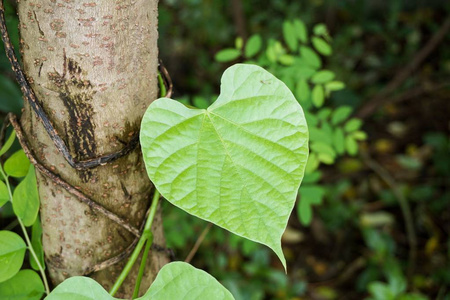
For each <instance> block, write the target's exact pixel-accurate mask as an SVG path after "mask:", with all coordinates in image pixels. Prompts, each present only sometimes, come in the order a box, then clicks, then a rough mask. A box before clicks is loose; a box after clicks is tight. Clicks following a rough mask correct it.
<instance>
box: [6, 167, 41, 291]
mask: <svg viewBox="0 0 450 300" xmlns="http://www.w3.org/2000/svg"><path fill="white" fill-rule="evenodd" d="M0 173H1V174H2V176H3V178H5V183H6V187H7V188H8V192H9V201H11V203H12V201H13V195H12V191H11V186H10V185H9V176H7V175H6V174H5V171H3V168H2V167H1V166H0ZM16 217H17V221H18V222H19V225H20V227H21V228H22V231H23V235H24V237H25V241H26V243H27V245H28V250H30V253H31V255H32V256H33V258H34V260H35V261H36V264H37V266H38V268H39V272H40V273H41V276H42V281H43V283H44V287H45V293H46V294H47V295H48V294H50V288H49V286H48V281H47V276H45V271H44V268H43V266H42V265H41V263H40V261H39V259H38V257H37V255H36V252H34V249H33V246H32V244H31V241H30V237H29V236H28V232H27V229H26V228H25V225H23V223H22V220H21V219H20V218H19V217H18V216H16Z"/></svg>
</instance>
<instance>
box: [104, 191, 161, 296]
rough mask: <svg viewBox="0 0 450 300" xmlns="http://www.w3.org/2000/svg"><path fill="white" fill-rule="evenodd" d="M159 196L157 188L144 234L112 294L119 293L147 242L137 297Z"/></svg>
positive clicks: (137, 283)
mask: <svg viewBox="0 0 450 300" xmlns="http://www.w3.org/2000/svg"><path fill="white" fill-rule="evenodd" d="M159 196H160V194H159V192H158V190H156V189H155V194H154V195H153V200H152V205H151V206H150V213H149V215H148V218H147V221H146V222H145V226H144V230H143V232H142V235H141V237H140V239H139V241H138V243H137V245H136V248H134V250H133V253H132V254H131V256H130V258H129V259H128V262H127V264H126V265H125V267H124V268H123V270H122V273H120V275H119V277H118V278H117V280H116V282H115V283H114V285H113V287H112V288H111V290H110V291H109V293H110V295H111V296H114V295H115V294H116V293H117V291H118V290H119V288H120V287H121V285H122V283H123V282H124V280H125V278H127V276H128V274H129V273H130V271H131V268H132V267H133V266H134V263H135V262H136V260H137V259H138V257H139V254H140V253H141V250H142V248H143V247H144V245H146V244H147V245H146V247H145V250H144V255H143V257H142V261H141V266H140V268H139V274H138V277H137V279H136V286H135V291H134V293H133V298H134V297H135V296H134V294H136V293H138V292H139V287H140V283H141V280H142V275H143V273H144V270H143V269H144V266H145V262H146V259H147V256H148V252H149V250H150V247H151V245H152V243H153V234H152V231H151V228H152V224H153V219H154V218H155V214H156V210H157V208H158V202H159ZM147 248H148V250H147ZM141 269H142V271H141ZM141 272H142V274H141ZM136 289H137V290H138V291H137V292H136Z"/></svg>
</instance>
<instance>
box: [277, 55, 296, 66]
mask: <svg viewBox="0 0 450 300" xmlns="http://www.w3.org/2000/svg"><path fill="white" fill-rule="evenodd" d="M278 61H279V62H280V63H281V64H283V65H285V66H290V65H292V64H293V63H294V57H293V56H292V55H289V54H283V55H281V56H280V57H279V58H278Z"/></svg>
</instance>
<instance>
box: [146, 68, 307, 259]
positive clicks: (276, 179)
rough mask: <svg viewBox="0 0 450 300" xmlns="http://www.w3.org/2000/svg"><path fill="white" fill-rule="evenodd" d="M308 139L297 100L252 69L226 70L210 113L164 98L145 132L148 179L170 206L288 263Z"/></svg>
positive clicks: (272, 79) (151, 110)
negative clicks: (287, 243)
mask: <svg viewBox="0 0 450 300" xmlns="http://www.w3.org/2000/svg"><path fill="white" fill-rule="evenodd" d="M307 140H308V132H307V127H306V121H305V118H304V116H303V112H302V109H301V107H300V105H299V104H298V102H297V100H295V97H294V96H293V95H292V93H291V92H290V90H289V89H288V88H287V87H286V85H285V84H284V83H282V82H281V81H279V80H278V79H277V78H275V77H274V76H273V75H272V74H270V73H268V72H267V71H265V70H264V69H262V68H260V67H258V66H254V65H234V66H232V67H230V68H228V69H227V70H226V71H225V73H224V75H223V77H222V85H221V94H220V96H219V98H218V99H217V101H216V102H215V103H214V104H213V105H211V106H210V107H209V108H208V109H207V110H192V109H188V108H187V107H185V106H184V105H182V104H180V103H179V102H176V101H173V100H170V99H167V98H163V99H158V100H156V101H154V102H153V103H152V104H151V105H150V107H149V108H148V110H147V112H146V113H145V115H144V118H143V121H142V127H141V144H142V149H143V155H144V161H145V164H146V167H147V172H148V175H149V177H150V179H151V180H152V182H153V183H154V184H155V186H156V187H157V189H158V190H159V191H160V192H161V194H162V195H163V196H164V197H165V198H166V199H167V200H168V201H170V202H171V203H173V204H174V205H176V206H178V207H180V208H181V209H183V210H185V211H187V212H188V213H190V214H193V215H195V216H198V217H200V218H202V219H205V220H208V221H210V222H212V223H214V224H217V225H219V226H221V227H223V228H225V229H227V230H229V231H231V232H233V233H235V234H237V235H240V236H243V237H245V238H248V239H250V240H253V241H256V242H259V243H262V244H264V245H267V246H269V247H270V248H272V249H273V250H274V251H275V253H276V254H277V255H278V257H279V258H280V260H281V261H282V262H283V264H285V259H284V256H283V252H282V250H281V235H282V233H283V231H284V230H285V228H286V225H287V221H288V218H289V215H290V213H291V211H292V209H293V206H294V203H295V199H296V194H297V190H298V187H299V185H300V182H301V179H302V178H303V173H304V168H305V165H306V160H307V156H308V150H307V149H308V148H307ZM250 215H251V216H252V217H251V218H249V216H250Z"/></svg>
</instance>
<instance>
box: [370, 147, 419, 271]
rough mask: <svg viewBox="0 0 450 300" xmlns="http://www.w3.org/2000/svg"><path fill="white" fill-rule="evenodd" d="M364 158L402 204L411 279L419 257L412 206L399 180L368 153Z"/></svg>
mask: <svg viewBox="0 0 450 300" xmlns="http://www.w3.org/2000/svg"><path fill="white" fill-rule="evenodd" d="M361 156H362V159H363V161H364V163H365V164H366V165H367V166H368V167H369V168H370V169H371V170H372V171H374V172H375V173H376V174H377V175H378V176H379V177H380V178H381V179H382V180H383V181H384V182H385V183H386V184H387V185H388V186H389V188H390V189H391V190H392V192H393V193H394V196H395V198H397V201H398V203H399V205H400V209H401V211H402V215H403V219H404V222H405V227H406V236H407V238H408V244H409V264H408V270H407V276H408V279H411V276H412V275H413V272H414V269H415V264H416V257H417V237H416V231H415V229H414V223H413V218H412V214H411V208H410V206H409V203H408V200H407V199H406V198H405V197H404V196H403V194H402V192H401V191H400V190H399V189H398V188H397V182H396V181H395V179H394V177H392V176H391V174H389V172H388V171H387V170H385V169H384V168H383V167H382V166H381V165H380V164H379V163H377V162H376V161H375V160H373V159H371V158H370V157H369V155H368V154H367V153H363V152H362V153H361Z"/></svg>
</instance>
